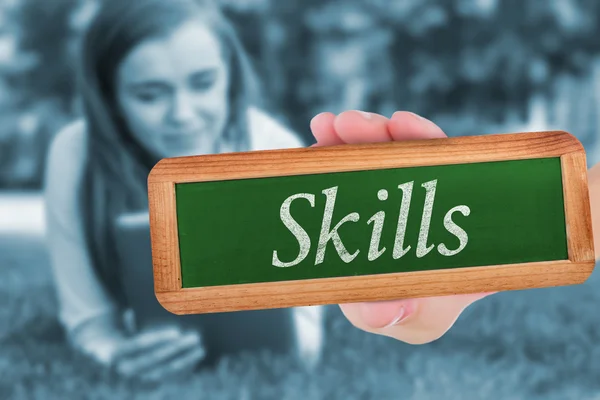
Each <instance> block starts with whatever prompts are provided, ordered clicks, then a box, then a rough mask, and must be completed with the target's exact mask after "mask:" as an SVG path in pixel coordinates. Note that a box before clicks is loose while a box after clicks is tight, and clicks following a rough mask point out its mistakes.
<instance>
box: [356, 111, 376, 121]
mask: <svg viewBox="0 0 600 400" xmlns="http://www.w3.org/2000/svg"><path fill="white" fill-rule="evenodd" d="M359 113H360V115H362V116H363V117H364V118H365V119H373V114H371V113H368V112H365V111H359Z"/></svg>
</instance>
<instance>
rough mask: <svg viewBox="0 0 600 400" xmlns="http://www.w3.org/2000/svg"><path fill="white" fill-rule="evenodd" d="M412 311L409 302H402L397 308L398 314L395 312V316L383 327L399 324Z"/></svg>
mask: <svg viewBox="0 0 600 400" xmlns="http://www.w3.org/2000/svg"><path fill="white" fill-rule="evenodd" d="M412 312H413V310H412V307H411V306H410V304H409V303H406V304H402V306H401V307H400V309H399V310H398V314H396V317H395V318H394V319H393V320H392V322H390V323H389V324H387V325H386V326H385V327H384V328H389V327H391V326H396V325H399V324H401V323H402V322H404V321H405V320H406V319H407V318H408V317H409V316H410V315H411V314H412Z"/></svg>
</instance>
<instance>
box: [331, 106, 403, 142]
mask: <svg viewBox="0 0 600 400" xmlns="http://www.w3.org/2000/svg"><path fill="white" fill-rule="evenodd" d="M388 122H389V119H387V118H386V117H384V116H383V115H379V114H375V113H367V112H363V111H344V112H343V113H341V114H340V115H338V116H337V117H336V118H335V120H334V121H333V126H334V128H335V132H336V133H337V135H338V136H339V137H340V139H341V140H342V141H343V142H344V143H376V142H387V141H391V140H392V137H391V136H390V134H389V132H388V127H387V125H388Z"/></svg>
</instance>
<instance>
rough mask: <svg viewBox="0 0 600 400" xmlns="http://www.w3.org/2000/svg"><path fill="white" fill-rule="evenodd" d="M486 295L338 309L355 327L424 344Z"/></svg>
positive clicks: (353, 304)
mask: <svg viewBox="0 0 600 400" xmlns="http://www.w3.org/2000/svg"><path fill="white" fill-rule="evenodd" d="M490 294H491V293H477V294H464V295H452V296H440V297H426V298H418V299H405V300H393V301H383V302H367V303H352V304H340V308H341V310H342V312H343V313H344V315H345V316H346V318H347V319H348V320H349V321H350V323H352V324H353V325H354V326H356V327H357V328H359V329H362V330H364V331H366V332H370V333H375V334H378V335H383V336H388V337H392V338H395V339H397V340H400V341H402V342H406V343H409V344H424V343H429V342H432V341H434V340H437V339H439V338H440V337H442V336H443V335H444V334H445V333H446V332H447V331H448V330H449V329H450V328H451V327H452V326H453V325H454V323H455V322H456V320H457V319H458V317H459V316H460V314H462V312H463V311H464V310H465V309H466V308H467V307H468V306H470V305H471V304H473V303H474V302H476V301H477V300H480V299H482V298H484V297H486V296H488V295H490Z"/></svg>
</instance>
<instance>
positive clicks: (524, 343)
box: [0, 238, 600, 400]
mask: <svg viewBox="0 0 600 400" xmlns="http://www.w3.org/2000/svg"><path fill="white" fill-rule="evenodd" d="M0 268H1V269H0V271H1V275H0V399H4V398H10V399H12V398H15V399H21V398H22V399H38V398H39V399H54V398H57V399H59V398H60V399H64V398H69V399H71V398H73V399H79V398H91V399H96V398H97V399H104V398H110V399H114V398H128V399H129V398H147V399H163V398H169V399H170V398H176V397H177V396H180V397H181V396H182V395H183V396H185V397H186V398H187V397H192V396H193V398H199V399H217V400H219V399H290V400H293V399H408V400H417V399H418V400H426V399H450V400H452V399H461V400H465V399H466V400H468V399H515V400H519V399H538V398H539V399H578V400H600V395H598V394H594V393H600V379H599V378H598V377H600V345H599V343H600V313H599V312H598V308H599V306H600V291H599V290H598V288H600V277H599V273H594V274H593V275H592V277H591V278H590V279H589V280H588V282H586V283H585V284H583V285H578V286H570V287H561V288H548V289H536V290H529V291H519V292H505V293H500V294H497V295H494V296H491V297H488V298H486V299H484V300H482V301H480V302H478V303H476V305H475V306H473V307H471V308H469V309H467V310H466V311H465V313H464V314H463V315H462V316H461V317H460V318H459V320H458V321H457V323H456V324H455V326H454V327H453V329H451V330H450V331H449V332H448V333H447V334H446V335H445V336H444V337H443V338H441V339H440V340H438V341H435V342H433V343H430V344H427V345H422V346H410V345H407V344H404V343H400V342H397V341H394V340H392V339H389V338H386V337H381V336H376V335H371V334H367V333H364V332H362V331H359V330H358V329H356V328H354V327H353V326H352V325H350V323H349V322H348V321H347V320H345V318H344V317H343V315H342V314H341V313H340V312H339V309H338V308H337V306H331V307H330V308H329V309H328V314H327V331H328V338H327V346H326V352H325V355H324V359H323V362H322V364H321V365H320V366H319V367H318V368H317V369H316V370H315V371H313V372H308V371H305V370H303V369H302V368H300V367H299V366H298V365H297V364H296V362H295V361H294V360H293V359H291V358H286V357H274V356H271V355H268V354H256V355H244V356H239V357H236V358H228V359H223V361H222V362H221V363H220V364H219V365H218V366H217V367H215V368H214V369H212V370H204V371H201V372H199V373H198V374H196V375H194V376H192V377H188V378H187V379H185V380H179V381H173V382H167V383H164V384H162V385H144V384H140V383H136V382H130V381H126V380H122V379H118V378H116V377H114V376H111V375H109V374H108V373H106V372H105V371H102V370H101V369H99V368H97V367H96V366H95V365H93V364H91V363H89V362H88V361H87V360H86V359H84V358H82V357H80V356H78V355H77V354H74V353H73V352H71V351H70V349H69V348H68V347H67V346H66V344H65V342H64V338H63V334H62V330H61V328H60V326H59V324H58V323H57V320H56V300H55V298H54V294H53V291H52V288H51V286H50V271H49V269H48V262H47V258H46V254H45V252H44V248H43V246H42V245H41V243H40V242H39V241H37V240H34V239H28V238H12V239H8V238H0Z"/></svg>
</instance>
